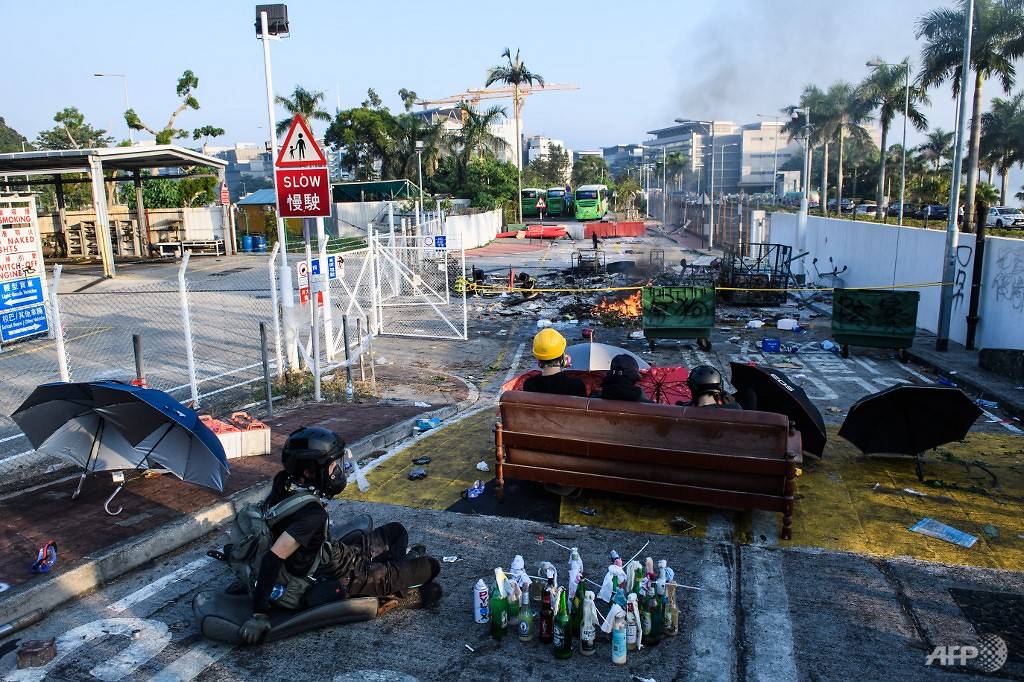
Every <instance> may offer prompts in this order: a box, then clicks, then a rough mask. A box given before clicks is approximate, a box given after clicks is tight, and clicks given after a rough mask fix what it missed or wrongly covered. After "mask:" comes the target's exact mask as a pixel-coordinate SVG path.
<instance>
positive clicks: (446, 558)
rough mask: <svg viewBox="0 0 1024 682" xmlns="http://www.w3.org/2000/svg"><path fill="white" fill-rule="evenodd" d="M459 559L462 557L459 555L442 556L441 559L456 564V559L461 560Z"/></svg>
mask: <svg viewBox="0 0 1024 682" xmlns="http://www.w3.org/2000/svg"><path fill="white" fill-rule="evenodd" d="M459 559H460V557H457V556H443V557H441V561H443V562H444V563H446V564H454V563H455V562H456V561H459Z"/></svg>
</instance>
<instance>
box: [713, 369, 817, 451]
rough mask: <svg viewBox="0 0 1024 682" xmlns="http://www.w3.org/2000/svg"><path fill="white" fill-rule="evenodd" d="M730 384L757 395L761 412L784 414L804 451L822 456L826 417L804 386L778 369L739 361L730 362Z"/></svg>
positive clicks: (758, 407)
mask: <svg viewBox="0 0 1024 682" xmlns="http://www.w3.org/2000/svg"><path fill="white" fill-rule="evenodd" d="M729 367H730V369H731V370H732V385H733V386H735V387H736V390H737V391H739V390H743V389H750V390H751V391H753V392H754V394H755V395H756V396H757V409H758V411H760V412H775V413H777V414H784V415H786V416H787V417H789V418H790V419H791V420H793V422H794V423H795V424H796V430H797V431H799V432H800V440H801V441H802V443H803V448H804V450H806V451H807V452H810V453H813V454H815V455H817V456H818V457H821V455H822V453H823V452H824V450H825V442H826V440H827V438H828V437H827V436H826V434H825V420H824V419H822V417H821V412H819V411H818V408H817V407H815V406H814V403H812V402H811V399H810V398H808V397H807V394H806V393H804V389H802V388H800V387H799V386H797V385H796V384H795V383H794V382H792V381H790V379H789V377H787V376H786V375H785V374H783V373H782V372H780V371H779V370H777V369H773V368H771V367H762V366H760V365H753V364H746V363H742V362H730V363H729Z"/></svg>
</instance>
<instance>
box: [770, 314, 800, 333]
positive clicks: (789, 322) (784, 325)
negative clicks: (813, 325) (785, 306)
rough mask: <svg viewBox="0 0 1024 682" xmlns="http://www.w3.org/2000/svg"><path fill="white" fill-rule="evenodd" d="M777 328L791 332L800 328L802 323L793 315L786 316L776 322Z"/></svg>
mask: <svg viewBox="0 0 1024 682" xmlns="http://www.w3.org/2000/svg"><path fill="white" fill-rule="evenodd" d="M775 328H776V329H780V330H782V331H784V332H791V331H795V330H797V329H799V328H800V323H799V322H797V321H796V320H794V319H793V318H791V317H784V318H782V319H781V320H779V321H778V322H776V323H775Z"/></svg>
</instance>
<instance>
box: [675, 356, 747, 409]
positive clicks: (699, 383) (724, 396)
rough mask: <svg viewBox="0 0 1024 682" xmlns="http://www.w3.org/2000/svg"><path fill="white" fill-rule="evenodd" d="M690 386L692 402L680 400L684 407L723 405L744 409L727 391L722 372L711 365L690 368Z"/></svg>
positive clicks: (687, 382)
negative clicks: (723, 383) (723, 384)
mask: <svg viewBox="0 0 1024 682" xmlns="http://www.w3.org/2000/svg"><path fill="white" fill-rule="evenodd" d="M686 385H687V386H689V388H690V402H688V403H683V402H678V403H676V404H677V405H682V406H684V407H721V408H725V409H727V410H742V409H743V408H742V407H741V406H740V404H739V403H737V402H736V398H735V397H733V396H731V395H729V394H728V393H726V392H725V389H724V387H723V386H722V374H721V373H720V372H719V371H718V370H717V369H715V368H714V367H712V366H711V365H700V366H699V367H694V368H693V369H692V370H690V375H689V376H688V377H687V378H686Z"/></svg>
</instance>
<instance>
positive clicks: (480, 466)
mask: <svg viewBox="0 0 1024 682" xmlns="http://www.w3.org/2000/svg"><path fill="white" fill-rule="evenodd" d="M476 469H477V471H490V470H491V467H489V466H487V462H485V461H483V460H480V461H479V462H477V463H476Z"/></svg>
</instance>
